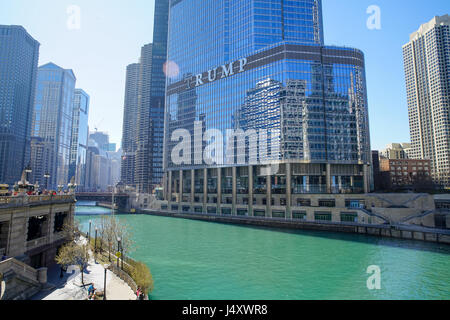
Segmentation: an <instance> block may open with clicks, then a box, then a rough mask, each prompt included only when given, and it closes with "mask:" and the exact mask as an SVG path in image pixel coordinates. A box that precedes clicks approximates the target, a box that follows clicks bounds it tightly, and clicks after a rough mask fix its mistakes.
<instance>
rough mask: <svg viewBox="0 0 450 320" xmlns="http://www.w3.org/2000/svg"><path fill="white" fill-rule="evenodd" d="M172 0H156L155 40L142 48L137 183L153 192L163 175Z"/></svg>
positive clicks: (138, 188) (144, 191)
mask: <svg viewBox="0 0 450 320" xmlns="http://www.w3.org/2000/svg"><path fill="white" fill-rule="evenodd" d="M168 15H169V0H156V1H155V19H154V33H153V43H152V44H149V45H146V46H144V47H143V48H142V55H141V61H140V64H141V71H140V88H139V98H140V99H139V101H138V119H137V149H136V162H135V177H134V179H135V183H136V186H137V191H138V192H141V193H147V192H151V191H152V190H153V188H154V187H155V186H156V185H158V184H160V183H161V181H162V178H163V168H162V166H163V136H164V105H165V74H164V64H165V62H166V59H167V29H168Z"/></svg>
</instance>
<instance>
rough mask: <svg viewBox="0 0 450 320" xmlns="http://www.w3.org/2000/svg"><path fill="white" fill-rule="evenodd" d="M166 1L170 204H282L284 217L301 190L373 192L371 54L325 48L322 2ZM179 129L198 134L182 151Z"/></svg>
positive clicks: (265, 208)
mask: <svg viewBox="0 0 450 320" xmlns="http://www.w3.org/2000/svg"><path fill="white" fill-rule="evenodd" d="M170 9H171V10H170V19H169V21H170V25H169V40H168V60H169V63H170V66H171V70H170V72H169V73H168V80H167V91H166V119H165V124H166V130H165V132H166V134H165V148H166V150H165V153H164V154H165V169H166V170H167V180H166V181H167V185H166V190H167V192H166V197H167V199H168V200H169V201H172V202H175V203H179V204H176V205H173V206H174V207H173V208H172V209H173V210H184V209H186V211H187V210H188V209H187V208H188V207H190V209H189V210H191V211H199V212H209V213H222V214H224V212H227V213H229V214H237V212H238V211H239V210H244V211H242V212H245V214H248V215H263V216H264V215H265V216H274V215H273V212H275V211H274V208H275V207H280V208H282V209H280V210H282V212H284V213H283V214H281V213H280V212H281V211H280V212H278V211H277V215H280V216H284V217H286V216H288V215H290V211H291V209H292V207H293V204H294V203H296V201H295V195H297V194H298V195H300V194H304V193H310V194H311V193H363V192H368V191H370V188H371V180H372V178H371V168H370V164H371V152H370V137H369V121H368V106H367V94H366V80H365V68H364V55H363V53H362V52H361V51H359V50H357V49H352V48H339V47H329V46H324V45H323V43H324V40H323V22H322V9H321V1H319V0H303V1H284V0H264V1H263V0H237V1H229V0H217V1H210V0H203V1H193V0H182V1H172V2H171V8H170ZM212 12H213V13H214V14H211V13H212ZM179 129H182V130H184V132H185V133H187V132H189V133H190V135H191V136H192V138H191V139H190V140H191V141H188V142H189V145H191V148H189V150H190V151H191V152H187V150H188V149H187V148H185V149H184V151H182V152H180V153H179V152H178V151H179V149H177V148H178V147H177V145H178V144H179V142H180V141H183V142H186V140H182V139H181V138H180V137H179V136H178V135H176V134H175V135H174V133H177V130H178V131H179ZM211 130H216V131H215V134H214V131H211ZM229 130H234V131H233V132H234V134H235V135H236V133H238V132H244V133H245V138H244V139H245V143H244V144H243V145H241V146H240V145H239V141H238V139H235V136H233V135H229V134H228V133H227V131H229ZM211 132H212V133H211ZM217 132H219V133H220V134H217ZM196 133H197V135H196ZM198 133H206V134H204V135H203V137H202V135H201V134H200V135H199V134H198ZM212 136H214V138H212ZM199 137H200V138H199ZM202 138H203V139H202ZM218 141H220V143H218ZM205 142H206V148H205ZM213 142H214V143H213ZM208 144H214V145H215V146H216V150H214V151H212V152H210V151H211V150H210V149H208V146H207V145H208ZM221 144H223V146H219V145H221ZM174 150H175V151H174ZM203 151H204V152H203ZM174 155H175V157H174ZM177 155H182V156H183V157H182V158H183V159H184V160H183V161H178V160H177V161H175V160H174V159H176V158H177V157H176V156H177ZM242 155H245V156H244V157H242ZM267 155H270V156H269V157H267ZM202 156H203V157H202ZM211 158H214V159H215V161H210V160H211ZM265 159H266V160H267V159H268V160H270V163H272V164H275V166H272V168H271V170H269V172H267V170H266V167H265V166H263V164H265V163H263V160H265ZM192 186H193V187H192ZM267 199H271V201H268V200H267ZM208 204H216V205H217V209H216V206H213V207H210V206H208ZM240 206H242V207H240Z"/></svg>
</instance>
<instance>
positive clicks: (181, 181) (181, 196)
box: [178, 170, 184, 211]
mask: <svg viewBox="0 0 450 320" xmlns="http://www.w3.org/2000/svg"><path fill="white" fill-rule="evenodd" d="M179 175H180V179H179V180H180V188H179V189H178V192H179V199H178V203H179V204H181V202H183V193H184V191H183V170H180V173H179ZM179 209H180V211H181V206H180V207H179Z"/></svg>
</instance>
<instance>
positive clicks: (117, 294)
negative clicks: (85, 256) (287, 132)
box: [32, 238, 136, 300]
mask: <svg viewBox="0 0 450 320" xmlns="http://www.w3.org/2000/svg"><path fill="white" fill-rule="evenodd" d="M82 241H83V242H84V243H85V242H86V239H85V238H82ZM89 256H90V259H89V265H88V267H87V268H86V270H85V273H84V275H83V277H84V283H85V286H83V285H82V283H81V272H80V270H79V268H78V267H77V266H72V267H69V268H68V270H73V272H72V273H71V274H69V273H65V274H64V277H63V278H60V267H59V266H58V265H55V266H53V267H51V268H49V269H48V285H47V287H46V288H45V289H44V290H42V291H41V292H39V293H38V294H36V295H35V296H33V297H32V300H86V299H87V298H88V287H89V284H91V283H92V284H93V285H94V287H95V288H96V289H97V292H103V291H104V277H105V268H104V267H103V265H102V264H99V263H96V261H95V260H94V255H93V253H92V251H91V250H89ZM106 299H107V300H136V295H135V294H134V292H133V291H132V290H131V288H130V287H129V286H128V285H127V284H126V283H125V282H124V281H123V280H121V279H120V278H119V277H117V276H116V275H115V274H114V273H113V272H111V271H110V270H107V274H106Z"/></svg>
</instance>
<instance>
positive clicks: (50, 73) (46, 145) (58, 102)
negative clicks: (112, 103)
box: [31, 63, 76, 188]
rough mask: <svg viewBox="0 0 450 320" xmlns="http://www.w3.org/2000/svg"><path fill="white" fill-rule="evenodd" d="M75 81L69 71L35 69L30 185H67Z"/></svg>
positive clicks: (48, 66) (46, 67) (47, 66)
mask: <svg viewBox="0 0 450 320" xmlns="http://www.w3.org/2000/svg"><path fill="white" fill-rule="evenodd" d="M75 82H76V78H75V75H74V73H73V71H72V70H69V69H63V68H61V67H59V66H57V65H56V64H54V63H47V64H45V65H43V66H41V67H39V69H38V81H37V90H36V102H35V106H34V114H33V132H32V133H33V142H32V155H33V156H32V159H31V164H32V168H33V173H32V177H33V182H38V183H39V184H40V185H41V186H44V185H46V180H45V179H44V175H45V174H46V173H49V174H50V179H49V181H48V186H49V188H50V187H52V188H55V187H56V186H57V185H67V183H68V182H69V181H70V180H69V178H68V176H69V164H70V151H71V148H70V147H71V137H72V124H73V107H74V105H73V99H74V91H75Z"/></svg>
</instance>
